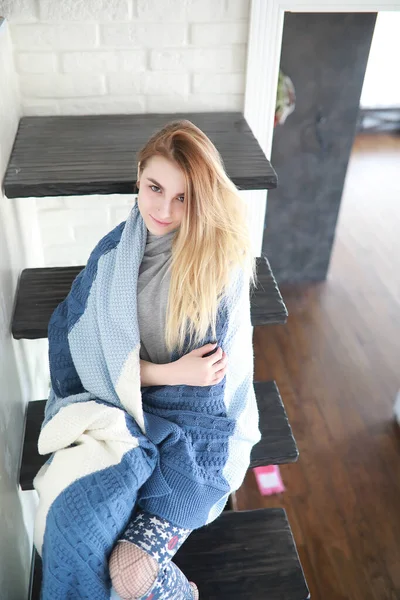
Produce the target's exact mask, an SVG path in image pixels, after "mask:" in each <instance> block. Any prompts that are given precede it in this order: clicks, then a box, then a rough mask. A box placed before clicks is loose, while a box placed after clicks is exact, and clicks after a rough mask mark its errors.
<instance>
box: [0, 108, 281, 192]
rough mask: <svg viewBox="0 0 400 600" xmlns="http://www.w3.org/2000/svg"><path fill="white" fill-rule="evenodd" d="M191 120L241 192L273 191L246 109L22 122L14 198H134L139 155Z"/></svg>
mask: <svg viewBox="0 0 400 600" xmlns="http://www.w3.org/2000/svg"><path fill="white" fill-rule="evenodd" d="M180 118H185V119H189V120H190V121H192V122H193V123H194V124H195V125H197V126H198V127H200V129H202V130H203V131H204V133H206V135H208V136H209V138H210V139H211V140H212V141H213V143H214V144H215V146H216V148H217V149H218V151H219V152H220V154H221V156H222V159H223V161H224V165H225V169H226V171H227V174H228V176H229V177H230V178H231V179H232V181H233V182H234V183H235V185H236V186H237V187H238V188H239V189H243V190H258V189H273V188H276V186H277V176H276V173H275V171H274V169H273V168H272V166H271V164H270V162H269V161H268V160H267V158H266V157H265V155H264V153H263V151H262V149H261V147H260V145H259V143H258V141H257V140H256V138H255V137H254V135H253V133H252V131H251V129H250V127H249V126H248V124H247V122H246V120H245V118H244V116H243V114H242V113H240V112H194V113H192V112H189V113H175V114H170V113H167V114H161V113H157V114H128V115H118V114H117V115H115V114H113V115H68V116H65V115H62V116H30V117H22V118H21V119H20V122H19V126H18V131H17V134H16V137H15V141H14V146H13V149H12V153H11V156H10V160H9V163H8V166H7V171H6V173H5V177H4V181H3V186H4V193H5V195H6V196H8V198H25V197H30V196H35V197H41V196H71V195H82V194H130V193H133V186H134V183H135V182H136V171H135V164H136V154H137V152H138V151H139V150H140V149H141V148H142V146H144V144H145V143H146V141H147V140H148V139H149V137H150V136H151V135H152V134H153V133H154V132H155V131H156V130H158V129H159V128H161V127H162V126H164V125H165V124H166V123H167V122H168V121H172V120H174V119H180Z"/></svg>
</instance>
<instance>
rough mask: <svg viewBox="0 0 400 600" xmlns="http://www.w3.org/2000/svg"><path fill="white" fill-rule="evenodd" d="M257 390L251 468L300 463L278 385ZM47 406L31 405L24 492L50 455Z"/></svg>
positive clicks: (23, 470) (42, 402)
mask: <svg viewBox="0 0 400 600" xmlns="http://www.w3.org/2000/svg"><path fill="white" fill-rule="evenodd" d="M254 389H255V392H256V397H257V404H258V408H259V415H260V431H261V435H262V439H261V440H260V442H259V443H258V444H257V445H256V446H254V447H253V450H252V454H251V462H250V467H257V466H260V465H271V464H283V463H290V462H294V461H296V460H297V458H298V454H299V453H298V450H297V446H296V442H295V440H294V438H293V435H292V430H291V427H290V424H289V422H288V419H287V416H286V412H285V408H284V406H283V403H282V399H281V397H280V394H279V391H278V389H277V387H276V385H275V382H273V381H267V382H254ZM45 405H46V400H37V401H33V402H29V403H28V406H27V409H26V412H25V426H24V427H25V429H24V443H23V448H22V457H21V468H20V478H19V482H20V484H21V488H22V489H23V490H32V489H33V479H34V477H35V476H36V474H37V472H38V471H39V469H40V467H41V466H42V465H43V464H44V463H45V462H46V460H47V458H48V456H49V455H48V454H47V455H41V454H39V452H38V448H37V442H38V438H39V434H40V428H41V425H42V422H43V419H44V409H45Z"/></svg>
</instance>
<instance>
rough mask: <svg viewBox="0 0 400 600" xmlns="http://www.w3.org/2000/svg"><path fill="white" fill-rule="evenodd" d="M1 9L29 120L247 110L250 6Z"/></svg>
mask: <svg viewBox="0 0 400 600" xmlns="http://www.w3.org/2000/svg"><path fill="white" fill-rule="evenodd" d="M5 4H6V8H5V12H6V16H7V18H9V20H10V31H11V36H12V40H13V45H14V57H15V64H16V68H17V72H18V77H19V83H20V87H21V94H22V108H23V112H24V114H25V115H44V114H46V115H50V114H56V115H57V114H62V115H65V114H69V115H70V114H94V113H125V112H126V113H144V112H174V111H181V110H182V111H190V110H194V111H211V110H243V100H244V87H245V62H246V50H247V37H248V24H249V10H250V1H249V0H188V1H187V2H185V1H184V0H163V1H161V0H108V2H106V1H105V0H85V1H84V2H75V1H74V0H64V1H62V2H61V0H60V1H57V2H54V0H37V2H34V1H33V0H30V1H29V0H25V1H24V2H6V3H5Z"/></svg>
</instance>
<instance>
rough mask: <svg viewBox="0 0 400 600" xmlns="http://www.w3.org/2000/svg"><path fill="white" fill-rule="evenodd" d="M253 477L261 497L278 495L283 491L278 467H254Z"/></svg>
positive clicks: (283, 487)
mask: <svg viewBox="0 0 400 600" xmlns="http://www.w3.org/2000/svg"><path fill="white" fill-rule="evenodd" d="M253 471H254V475H255V476H256V481H257V485H258V489H259V490H260V493H261V494H262V495H263V496H270V495H271V494H280V493H281V492H284V491H285V486H284V485H283V481H282V479H281V474H280V471H279V467H277V466H276V465H269V466H268V467H254V468H253Z"/></svg>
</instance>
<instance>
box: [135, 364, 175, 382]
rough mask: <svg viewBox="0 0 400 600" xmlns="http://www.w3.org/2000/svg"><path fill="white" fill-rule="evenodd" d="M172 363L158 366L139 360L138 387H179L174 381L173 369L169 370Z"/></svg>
mask: <svg viewBox="0 0 400 600" xmlns="http://www.w3.org/2000/svg"><path fill="white" fill-rule="evenodd" d="M173 364H174V363H165V364H163V365H159V364H156V363H152V362H149V361H147V360H142V359H140V385H141V387H148V386H150V385H179V384H178V383H177V381H176V378H175V376H176V372H175V369H173V368H171V365H173Z"/></svg>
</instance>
